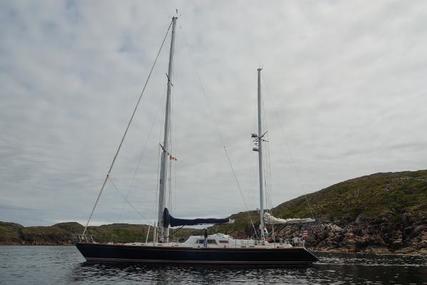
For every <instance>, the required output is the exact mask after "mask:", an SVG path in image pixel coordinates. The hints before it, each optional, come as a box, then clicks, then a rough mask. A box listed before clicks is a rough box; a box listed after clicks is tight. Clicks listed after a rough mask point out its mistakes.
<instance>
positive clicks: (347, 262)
mask: <svg viewBox="0 0 427 285" xmlns="http://www.w3.org/2000/svg"><path fill="white" fill-rule="evenodd" d="M318 257H319V258H320V261H319V262H317V263H315V264H313V265H312V266H310V267H293V268H289V267H261V268H260V267H247V266H240V267H236V266H188V265H187V266H172V265H142V264H88V263H85V262H84V259H83V257H82V256H81V255H80V253H79V252H78V251H77V249H76V248H75V247H73V246H0V284H427V259H426V257H421V256H417V257H411V256H367V255H345V254H318Z"/></svg>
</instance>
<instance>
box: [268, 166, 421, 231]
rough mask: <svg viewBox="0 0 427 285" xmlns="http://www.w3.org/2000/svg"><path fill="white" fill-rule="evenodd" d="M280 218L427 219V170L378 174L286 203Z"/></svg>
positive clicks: (342, 221)
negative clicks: (403, 215) (396, 217)
mask: <svg viewBox="0 0 427 285" xmlns="http://www.w3.org/2000/svg"><path fill="white" fill-rule="evenodd" d="M273 213H274V215H276V216H278V217H284V218H287V217H311V216H314V217H316V218H319V219H322V220H328V221H332V222H336V223H338V224H345V223H347V222H352V221H354V220H355V219H356V218H357V217H358V216H360V215H363V216H364V217H365V218H378V217H382V216H390V215H391V216H396V215H397V216H399V215H402V214H406V215H409V216H414V217H420V218H421V217H426V213H427V170H420V171H414V172H411V171H405V172H397V173H376V174H372V175H368V176H363V177H359V178H355V179H351V180H347V181H344V182H341V183H338V184H335V185H332V186H330V187H328V188H325V189H323V190H321V191H318V192H315V193H312V194H308V195H304V196H301V197H298V198H296V199H293V200H291V201H288V202H285V203H282V204H280V205H278V206H277V207H276V208H274V209H273Z"/></svg>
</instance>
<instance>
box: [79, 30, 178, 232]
mask: <svg viewBox="0 0 427 285" xmlns="http://www.w3.org/2000/svg"><path fill="white" fill-rule="evenodd" d="M171 26H172V22H171V23H170V24H169V27H168V29H167V31H166V34H165V36H164V38H163V41H162V44H161V45H160V48H159V50H158V52H157V55H156V58H155V59H154V62H153V65H152V66H151V69H150V72H149V73H148V76H147V79H146V80H145V84H144V87H143V88H142V91H141V94H140V95H139V98H138V100H137V102H136V104H135V107H134V109H133V112H132V115H131V117H130V119H129V122H128V124H127V126H126V130H125V132H124V134H123V137H122V139H121V141H120V144H119V146H118V148H117V150H116V153H115V155H114V158H113V161H112V162H111V165H110V168H109V169H108V172H107V175H106V176H105V179H104V182H103V183H102V186H101V189H100V190H99V194H98V197H96V200H95V204H94V205H93V208H92V211H91V212H90V215H89V219H88V220H87V222H86V225H85V228H84V230H83V234H82V235H83V236H85V235H86V232H87V227H88V226H89V223H90V220H91V219H92V217H93V213H94V212H95V209H96V206H97V205H98V202H99V199H100V198H101V195H102V192H103V191H104V188H105V184H106V183H107V180H108V178H109V176H110V173H111V170H112V169H113V166H114V163H115V162H116V158H117V156H118V154H119V152H120V149H121V148H122V145H123V142H124V140H125V138H126V135H127V132H128V130H129V127H130V125H131V124H132V121H133V117H134V116H135V113H136V111H137V110H138V106H139V103H140V102H141V99H142V96H143V95H144V92H145V89H146V87H147V84H148V81H149V80H150V78H151V74H152V73H153V70H154V67H155V66H156V63H157V59H158V58H159V56H160V52H161V51H162V48H163V45H164V43H165V41H166V38H167V35H168V34H169V30H170V28H171Z"/></svg>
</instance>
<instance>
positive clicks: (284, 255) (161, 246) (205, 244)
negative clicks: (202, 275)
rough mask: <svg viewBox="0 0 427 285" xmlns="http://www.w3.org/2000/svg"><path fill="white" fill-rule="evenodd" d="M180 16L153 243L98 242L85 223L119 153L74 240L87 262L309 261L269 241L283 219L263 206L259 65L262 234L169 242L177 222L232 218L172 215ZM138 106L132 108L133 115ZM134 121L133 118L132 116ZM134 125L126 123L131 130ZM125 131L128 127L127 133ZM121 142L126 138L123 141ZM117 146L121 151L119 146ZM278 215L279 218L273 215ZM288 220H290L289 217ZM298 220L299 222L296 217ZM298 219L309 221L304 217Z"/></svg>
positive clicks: (303, 252)
mask: <svg viewBox="0 0 427 285" xmlns="http://www.w3.org/2000/svg"><path fill="white" fill-rule="evenodd" d="M176 21H177V17H172V22H171V26H172V33H171V44H170V53H169V66H168V73H167V77H168V78H167V79H168V80H167V93H166V108H165V109H166V111H165V122H164V137H163V144H162V145H161V149H162V154H161V164H160V166H161V167H160V183H159V205H158V213H157V214H158V223H157V227H156V231H155V233H156V234H155V235H154V238H153V241H152V242H146V243H132V244H118V243H97V242H96V241H94V240H93V239H91V238H89V236H88V233H87V227H88V224H89V221H90V219H91V217H92V215H93V212H94V209H95V207H96V204H97V203H98V201H99V196H100V194H101V193H102V190H103V189H104V187H105V184H106V182H107V180H108V178H109V175H110V171H111V169H112V165H113V164H114V160H115V158H116V156H117V154H118V152H117V153H116V155H115V157H114V159H113V163H112V165H111V166H110V170H109V172H108V173H107V176H106V179H105V180H104V183H103V185H102V187H101V190H100V194H99V195H98V198H97V200H96V202H95V206H94V208H93V209H92V212H91V215H90V217H89V220H88V222H87V224H86V226H85V229H84V231H83V234H82V235H81V239H80V241H79V242H77V243H76V247H77V249H78V250H79V251H80V252H81V254H82V255H83V256H84V258H85V259H86V260H87V261H88V262H138V263H172V264H241V265H243V264H252V265H307V264H311V263H313V262H315V261H317V260H318V259H317V258H316V256H314V255H313V254H312V253H311V252H309V251H308V250H307V249H306V248H304V247H303V246H291V245H290V244H289V243H282V242H280V243H274V242H268V241H267V239H266V230H265V229H266V227H265V223H264V222H267V223H270V222H272V221H274V222H276V223H277V222H279V223H280V222H282V221H280V220H283V219H278V220H273V219H272V216H271V215H269V214H268V213H266V211H265V210H264V204H263V201H264V189H263V184H264V182H263V171H262V144H263V141H264V139H263V137H264V135H265V133H264V134H263V133H262V124H261V69H260V68H259V69H258V133H257V134H252V138H253V139H254V140H255V142H256V147H255V148H254V150H256V151H257V152H258V159H259V187H260V213H259V214H260V231H259V232H260V235H258V236H259V238H258V239H247V240H242V239H234V238H232V237H231V236H229V235H225V234H221V233H217V234H213V235H207V232H205V235H204V236H190V237H189V238H188V239H187V240H186V241H185V242H182V243H179V242H171V241H170V240H169V228H170V227H176V226H192V225H201V224H224V223H229V222H232V220H230V219H229V218H225V219H216V218H207V219H206V218H203V219H180V218H175V217H173V216H172V215H171V214H170V212H169V210H168V209H167V207H166V195H165V194H166V181H167V177H168V167H167V166H168V162H169V163H170V161H169V160H170V156H171V155H170V153H169V152H168V149H169V139H170V138H169V137H168V135H169V123H170V118H169V114H170V97H171V86H172V74H173V73H172V69H173V53H174V40H175V26H176ZM135 111H136V109H135V110H134V113H135ZM134 113H133V114H132V117H131V119H132V118H133V115H134ZM129 125H130V123H129V124H128V128H129ZM126 132H127V129H126V131H125V134H126ZM122 142H123V139H122ZM120 146H121V144H120V145H119V149H118V150H120ZM275 219H277V218H275ZM283 221H285V223H287V222H288V221H286V220H283ZM295 222H296V221H295ZM299 222H307V221H305V220H302V221H299Z"/></svg>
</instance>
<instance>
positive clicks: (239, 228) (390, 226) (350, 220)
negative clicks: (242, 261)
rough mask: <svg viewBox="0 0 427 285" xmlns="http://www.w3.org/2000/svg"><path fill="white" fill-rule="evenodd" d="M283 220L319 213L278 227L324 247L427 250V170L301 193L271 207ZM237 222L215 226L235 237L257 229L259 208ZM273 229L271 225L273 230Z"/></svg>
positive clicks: (374, 176)
mask: <svg viewBox="0 0 427 285" xmlns="http://www.w3.org/2000/svg"><path fill="white" fill-rule="evenodd" d="M271 212H272V214H273V215H274V216H276V217H279V218H303V217H314V218H316V221H317V222H316V223H313V224H307V225H296V226H286V227H276V229H275V234H276V237H277V238H289V237H292V236H302V233H303V232H304V231H305V232H306V233H307V232H308V239H307V243H306V245H307V246H309V247H312V248H316V249H319V250H336V251H348V252H360V251H366V252H382V253H389V252H427V170H420V171H405V172H395V173H376V174H372V175H367V176H363V177H359V178H354V179H350V180H347V181H344V182H341V183H338V184H335V185H332V186H330V187H327V188H325V189H322V190H320V191H317V192H314V193H311V194H307V195H304V196H300V197H298V198H296V199H293V200H290V201H287V202H284V203H282V204H280V205H278V206H277V207H275V208H273V209H271ZM232 217H233V218H234V219H235V220H236V223H235V224H232V225H220V226H215V227H212V231H221V232H225V233H229V234H231V235H233V236H242V235H245V234H248V233H253V230H252V229H251V227H252V226H250V222H249V221H250V219H252V221H253V222H254V224H255V227H258V224H259V217H258V215H257V213H256V212H253V211H252V212H242V213H239V214H236V215H233V216H232ZM271 230H272V229H271V228H270V231H271Z"/></svg>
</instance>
